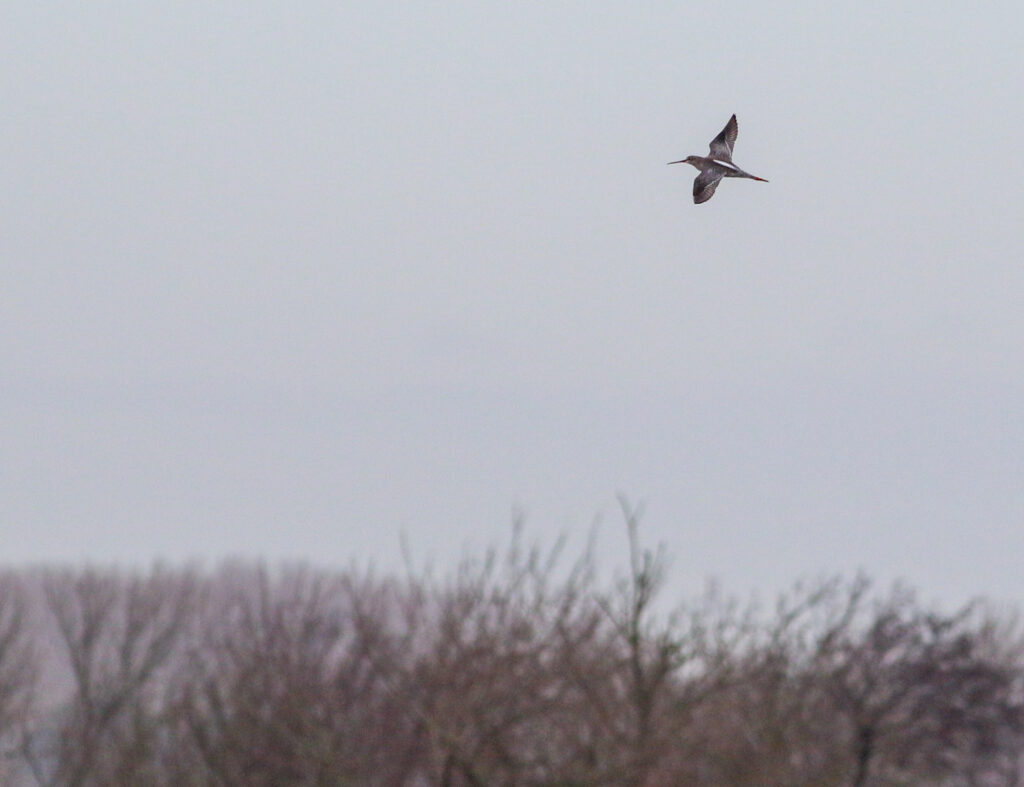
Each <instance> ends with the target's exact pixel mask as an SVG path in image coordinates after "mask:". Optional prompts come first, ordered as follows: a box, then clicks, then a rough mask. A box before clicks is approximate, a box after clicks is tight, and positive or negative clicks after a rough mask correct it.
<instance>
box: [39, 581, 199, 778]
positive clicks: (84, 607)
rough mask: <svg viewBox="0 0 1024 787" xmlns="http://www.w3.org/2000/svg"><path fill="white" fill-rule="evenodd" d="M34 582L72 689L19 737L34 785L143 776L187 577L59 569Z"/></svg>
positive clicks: (155, 739) (185, 613)
mask: <svg viewBox="0 0 1024 787" xmlns="http://www.w3.org/2000/svg"><path fill="white" fill-rule="evenodd" d="M42 583H43V589H44V593H45V600H46V607H47V609H48V611H49V613H50V615H51V616H52V620H53V622H54V624H55V627H56V634H57V641H58V642H59V644H60V647H61V649H62V650H63V654H64V657H65V658H66V659H67V665H68V666H69V667H70V672H71V676H72V686H73V688H72V692H71V696H70V697H69V699H68V701H67V702H66V703H65V704H64V705H63V707H61V708H58V709H57V710H56V711H55V712H54V713H53V714H52V715H51V717H50V719H49V720H48V721H46V720H41V721H40V723H38V724H37V729H36V731H35V733H34V734H33V735H32V736H30V737H28V738H27V739H26V740H25V741H24V745H23V746H22V750H21V756H22V758H23V759H24V760H25V762H26V763H27V764H28V766H29V768H30V769H31V771H32V773H33V774H34V776H35V779H36V781H37V782H38V783H39V784H45V785H61V787H65V786H67V787H76V786H77V785H87V784H89V785H91V784H97V785H100V784H102V785H111V784H140V783H151V779H150V778H149V769H150V762H151V754H152V750H153V749H154V748H155V747H157V746H158V745H159V742H160V736H159V733H158V729H157V728H158V726H159V723H158V721H157V717H158V716H159V713H160V706H161V704H162V702H161V697H160V691H161V689H162V685H161V678H162V675H161V668H162V667H163V666H164V665H165V664H166V663H167V662H168V660H169V659H170V657H171V655H172V653H173V651H174V649H175V647H176V645H177V644H178V642H179V640H180V638H181V637H182V635H183V633H184V631H185V630H186V628H187V626H188V624H189V622H190V613H191V611H192V606H193V600H194V596H195V590H196V589H195V583H194V581H193V577H192V575H191V574H190V573H189V572H185V573H182V574H176V573H172V572H168V571H165V570H163V569H160V568H156V569H154V570H153V571H152V572H150V574H149V575H148V576H128V577H124V576H122V575H120V574H119V573H117V572H114V571H107V572H102V571H99V570H97V569H86V570H83V571H74V570H71V569H64V570H51V571H46V572H45V573H44V574H43V577H42Z"/></svg>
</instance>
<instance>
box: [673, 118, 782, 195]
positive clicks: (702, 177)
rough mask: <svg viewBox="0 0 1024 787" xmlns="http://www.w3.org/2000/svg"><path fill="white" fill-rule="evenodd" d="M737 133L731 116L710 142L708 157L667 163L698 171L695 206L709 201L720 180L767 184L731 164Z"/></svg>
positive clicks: (762, 179)
mask: <svg viewBox="0 0 1024 787" xmlns="http://www.w3.org/2000/svg"><path fill="white" fill-rule="evenodd" d="M738 132H739V126H738V125H737V123H736V116H735V115H733V116H732V117H731V118H729V122H728V123H726V124H725V128H723V129H722V131H721V133H720V134H719V135H718V136H717V137H715V138H714V139H713V140H711V145H710V155H707V156H687V157H686V158H684V159H681V160H680V161H670V162H669V164H690V165H692V166H694V167H696V168H697V169H699V170H700V174H699V175H697V177H696V179H695V180H694V181H693V201H694V202H695V203H696V204H697V205H699V204H700V203H702V202H707V201H708V200H709V199H711V197H712V196H713V195H714V193H715V189H717V188H718V184H719V183H720V182H721V180H722V178H749V179H750V180H759V181H761V182H762V183H767V182H768V181H767V180H765V179H764V178H759V177H757V175H751V174H750V173H749V172H744V171H743V170H742V169H740V168H739V167H737V166H736V165H735V164H733V161H732V146H733V144H734V143H735V142H736V135H737V133H738Z"/></svg>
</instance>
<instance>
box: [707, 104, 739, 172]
mask: <svg viewBox="0 0 1024 787" xmlns="http://www.w3.org/2000/svg"><path fill="white" fill-rule="evenodd" d="M739 130H740V127H739V126H738V125H737V123H736V116H735V115H733V116H732V117H731V118H729V122H728V123H726V124H725V128H723V129H722V131H721V133H720V134H719V135H718V136H717V137H715V138H714V139H713V140H711V158H716V159H718V160H719V161H728V162H732V146H733V145H734V144H735V143H736V134H738V133H739Z"/></svg>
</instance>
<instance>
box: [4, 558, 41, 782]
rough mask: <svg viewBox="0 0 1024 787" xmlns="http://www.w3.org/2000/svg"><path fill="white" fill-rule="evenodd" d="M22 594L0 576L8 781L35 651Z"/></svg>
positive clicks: (28, 711) (28, 709) (25, 714)
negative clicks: (9, 765)
mask: <svg viewBox="0 0 1024 787" xmlns="http://www.w3.org/2000/svg"><path fill="white" fill-rule="evenodd" d="M30 637H31V632H30V631H29V628H28V619H27V605H26V600H25V594H24V591H23V588H22V586H21V582H20V581H19V579H18V577H17V576H16V575H15V574H13V573H11V572H5V573H3V574H2V575H0V758H2V759H0V778H2V779H3V780H4V781H8V780H9V779H10V778H11V775H10V772H9V769H8V768H7V763H8V761H9V760H10V759H11V758H12V757H13V756H14V755H15V753H16V751H17V749H19V748H20V741H21V739H22V738H23V736H24V730H25V728H26V725H27V724H28V723H29V720H30V718H31V715H32V711H33V700H34V698H35V688H36V683H37V681H38V679H39V670H38V667H37V658H38V650H37V648H36V647H35V645H34V643H33V642H32V640H31V639H30Z"/></svg>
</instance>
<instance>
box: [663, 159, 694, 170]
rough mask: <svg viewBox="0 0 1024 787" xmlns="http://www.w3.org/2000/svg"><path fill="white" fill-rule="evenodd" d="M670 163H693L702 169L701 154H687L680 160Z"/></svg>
mask: <svg viewBox="0 0 1024 787" xmlns="http://www.w3.org/2000/svg"><path fill="white" fill-rule="evenodd" d="M669 164H692V165H693V166H695V167H696V168H697V169H700V156H687V157H686V158H684V159H680V160H679V161H670V162H669Z"/></svg>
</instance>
